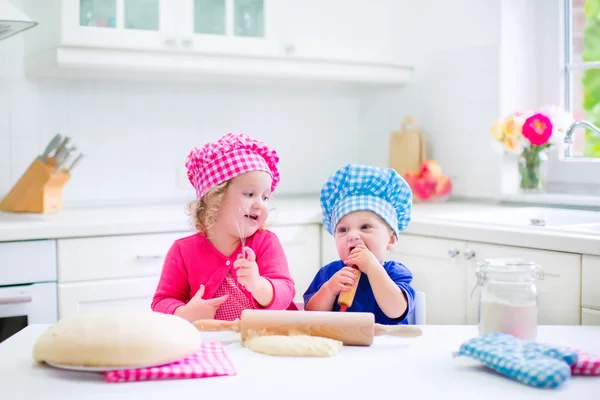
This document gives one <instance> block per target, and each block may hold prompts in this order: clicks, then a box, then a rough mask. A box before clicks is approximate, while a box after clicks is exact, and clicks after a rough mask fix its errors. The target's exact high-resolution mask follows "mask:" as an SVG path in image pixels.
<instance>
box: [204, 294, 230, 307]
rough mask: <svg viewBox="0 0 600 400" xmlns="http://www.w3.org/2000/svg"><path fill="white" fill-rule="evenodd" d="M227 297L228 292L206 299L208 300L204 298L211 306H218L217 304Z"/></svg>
mask: <svg viewBox="0 0 600 400" xmlns="http://www.w3.org/2000/svg"><path fill="white" fill-rule="evenodd" d="M227 297H229V295H228V294H226V295H223V296H220V297H215V298H213V299H208V300H206V302H207V303H208V304H210V305H211V306H219V305H221V304H223V302H225V300H227Z"/></svg>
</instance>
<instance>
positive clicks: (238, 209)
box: [215, 171, 271, 237]
mask: <svg viewBox="0 0 600 400" xmlns="http://www.w3.org/2000/svg"><path fill="white" fill-rule="evenodd" d="M270 196H271V175H269V174H268V173H267V172H264V171H251V172H246V173H244V174H241V175H238V176H236V177H235V178H233V179H232V181H231V185H230V186H229V187H228V188H227V192H226V193H225V196H224V197H223V203H222V204H221V206H220V207H219V211H218V214H217V220H216V225H215V228H217V229H223V230H225V231H226V232H227V233H228V234H230V235H231V236H235V237H240V231H241V232H242V233H243V234H244V236H245V237H249V236H252V235H254V233H255V232H256V231H257V230H258V229H259V228H260V227H261V226H263V224H264V223H265V221H266V220H267V217H268V216H269V208H268V206H267V205H268V201H269V197H270ZM238 226H239V229H238Z"/></svg>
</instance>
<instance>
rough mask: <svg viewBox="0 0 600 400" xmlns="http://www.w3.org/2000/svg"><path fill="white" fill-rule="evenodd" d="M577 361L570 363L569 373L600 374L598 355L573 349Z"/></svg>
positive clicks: (599, 358)
mask: <svg viewBox="0 0 600 400" xmlns="http://www.w3.org/2000/svg"><path fill="white" fill-rule="evenodd" d="M575 352H576V353H577V362H576V363H575V364H573V365H571V375H588V376H600V357H598V356H595V355H593V354H589V353H586V352H584V351H581V350H575Z"/></svg>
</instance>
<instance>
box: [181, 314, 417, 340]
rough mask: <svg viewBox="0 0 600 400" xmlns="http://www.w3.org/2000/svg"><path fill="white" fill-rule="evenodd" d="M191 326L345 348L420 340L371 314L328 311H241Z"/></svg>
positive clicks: (404, 328) (405, 328) (404, 327)
mask: <svg viewBox="0 0 600 400" xmlns="http://www.w3.org/2000/svg"><path fill="white" fill-rule="evenodd" d="M193 324H194V326H195V327H196V328H197V329H198V330H200V331H204V332H214V331H233V332H240V333H241V338H242V341H244V340H246V338H247V337H249V336H258V335H269V334H270V335H291V334H305V335H310V336H321V337H326V338H330V339H336V340H339V341H341V342H342V343H344V345H348V346H370V345H371V344H373V338H374V337H375V336H381V335H391V336H400V337H416V336H421V334H422V331H421V329H420V328H419V327H418V326H414V325H382V324H377V323H375V316H374V315H373V314H371V313H363V312H352V313H338V312H331V311H279V310H252V309H248V310H244V311H242V315H241V317H240V319H236V320H234V321H219V320H214V319H209V320H197V321H194V322H193Z"/></svg>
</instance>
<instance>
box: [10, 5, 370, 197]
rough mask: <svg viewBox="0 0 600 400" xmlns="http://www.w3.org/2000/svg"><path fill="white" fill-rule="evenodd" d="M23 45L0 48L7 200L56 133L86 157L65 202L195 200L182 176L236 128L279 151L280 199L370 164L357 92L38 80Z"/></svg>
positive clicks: (15, 42)
mask: <svg viewBox="0 0 600 400" xmlns="http://www.w3.org/2000/svg"><path fill="white" fill-rule="evenodd" d="M15 4H17V2H16V1H15ZM22 42H23V40H22V36H19V35H18V36H13V37H12V38H10V39H7V40H5V41H2V42H0V196H3V195H4V194H6V193H7V192H8V190H9V189H10V187H11V186H12V185H13V184H14V183H15V182H16V180H17V179H18V178H19V177H20V176H21V174H22V173H23V171H24V170H25V169H26V168H27V167H28V166H29V164H30V163H31V162H32V160H33V158H34V157H35V156H36V155H37V154H39V153H41V152H42V150H43V148H44V147H45V145H46V143H47V141H48V140H49V139H50V138H51V137H52V136H53V135H54V134H55V133H56V132H60V133H62V134H66V135H70V136H72V137H73V139H74V142H75V144H76V145H77V147H78V148H79V149H81V150H82V151H83V152H84V153H85V154H86V157H85V158H84V159H83V160H82V161H81V163H80V164H79V165H78V167H77V168H76V170H74V172H73V177H72V180H71V181H70V182H68V184H67V185H66V189H65V193H64V194H65V206H69V205H87V204H100V203H120V202H128V203H131V202H142V201H148V202H155V201H170V200H179V199H181V198H182V197H183V198H187V197H189V196H191V195H193V191H192V190H191V186H190V185H189V183H187V182H185V178H183V179H181V175H182V174H183V173H184V167H183V165H184V162H185V157H186V156H187V154H188V152H189V150H190V148H191V147H192V146H201V145H202V144H203V143H204V142H206V141H208V140H213V139H216V138H217V137H219V136H220V135H222V134H225V133H227V132H230V131H239V132H244V133H247V134H249V135H252V136H254V137H257V138H259V139H261V140H264V141H265V142H267V143H269V144H270V145H272V146H274V147H275V148H276V149H277V150H278V151H279V154H280V157H281V164H280V167H281V175H282V181H281V185H280V187H279V189H278V194H279V195H282V194H289V193H305V192H312V193H317V192H318V190H319V189H320V187H321V185H322V183H323V182H324V180H325V179H326V178H327V176H328V175H329V174H330V173H332V172H333V171H334V170H335V169H336V168H338V167H339V166H340V165H341V164H343V163H346V162H358V161H360V154H359V151H358V145H359V142H358V120H357V118H358V115H359V113H358V110H359V99H358V97H357V95H356V94H354V93H348V92H346V91H343V90H341V89H324V88H303V87H289V88H286V87H271V88H263V87H252V86H249V87H240V86H223V85H213V86H210V85H197V86H187V85H176V84H175V85H170V84H169V85H167V84H151V83H149V84H137V83H128V82H110V81H40V82H29V81H28V80H27V79H26V78H25V77H24V74H23V71H22V64H21V58H22V53H23V44H22ZM182 180H183V181H184V182H183V183H182V182H181V181H182ZM182 184H183V188H182Z"/></svg>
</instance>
